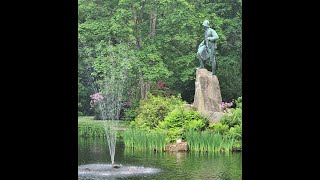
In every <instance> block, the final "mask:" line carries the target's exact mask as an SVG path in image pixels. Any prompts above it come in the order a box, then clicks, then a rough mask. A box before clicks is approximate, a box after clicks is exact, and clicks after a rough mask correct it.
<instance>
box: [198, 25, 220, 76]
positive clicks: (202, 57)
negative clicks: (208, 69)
mask: <svg viewBox="0 0 320 180" xmlns="http://www.w3.org/2000/svg"><path fill="white" fill-rule="evenodd" d="M202 25H203V27H204V29H205V32H204V40H203V41H202V42H201V43H200V45H199V47H198V52H197V58H198V59H199V62H200V68H204V61H206V60H207V59H210V60H209V61H210V62H211V63H212V74H213V75H215V71H216V60H215V53H216V52H215V51H216V44H215V40H216V39H218V38H219V36H218V34H217V32H216V31H215V30H213V29H212V28H210V26H209V21H208V20H205V21H204V22H203V23H202Z"/></svg>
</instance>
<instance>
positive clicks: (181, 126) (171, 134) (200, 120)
mask: <svg viewBox="0 0 320 180" xmlns="http://www.w3.org/2000/svg"><path fill="white" fill-rule="evenodd" d="M207 121H208V119H207V118H206V117H204V116H202V115H201V114H200V113H199V112H197V111H194V110H186V109H184V107H183V106H181V107H178V108H176V109H174V110H173V111H171V112H170V113H169V114H168V115H167V116H166V117H165V118H164V121H162V122H160V123H159V126H158V128H159V129H163V130H165V131H166V132H167V139H168V140H169V141H175V140H176V139H178V138H185V135H184V132H186V131H188V130H195V131H201V130H204V129H205V126H206V123H207Z"/></svg>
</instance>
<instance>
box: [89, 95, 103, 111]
mask: <svg viewBox="0 0 320 180" xmlns="http://www.w3.org/2000/svg"><path fill="white" fill-rule="evenodd" d="M90 98H91V101H90V106H91V107H94V106H95V105H96V104H97V103H98V102H100V101H102V100H103V96H102V94H101V93H100V92H98V93H95V94H92V95H90Z"/></svg>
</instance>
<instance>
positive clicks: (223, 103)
mask: <svg viewBox="0 0 320 180" xmlns="http://www.w3.org/2000/svg"><path fill="white" fill-rule="evenodd" d="M221 106H222V109H223V110H225V109H227V108H230V107H231V106H233V102H229V103H228V102H222V103H221Z"/></svg>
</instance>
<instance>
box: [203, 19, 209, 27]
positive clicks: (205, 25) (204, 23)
mask: <svg viewBox="0 0 320 180" xmlns="http://www.w3.org/2000/svg"><path fill="white" fill-rule="evenodd" d="M202 25H203V26H204V27H210V26H209V21H208V20H204V21H203V23H202Z"/></svg>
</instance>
